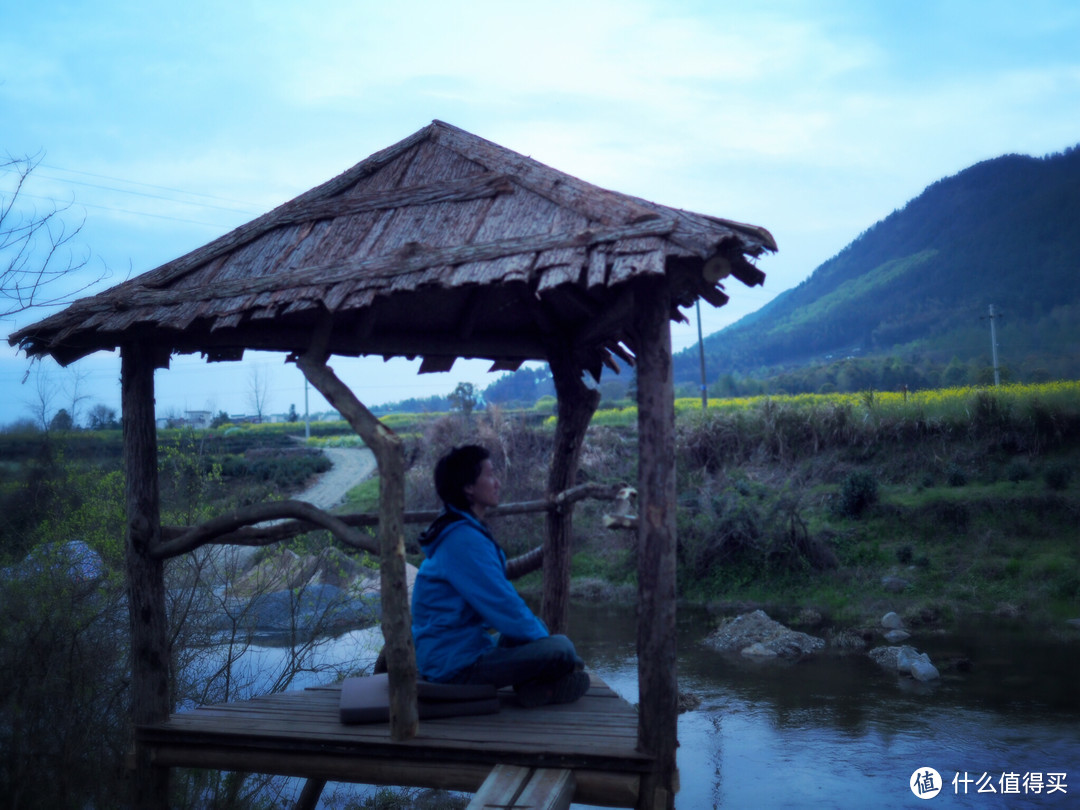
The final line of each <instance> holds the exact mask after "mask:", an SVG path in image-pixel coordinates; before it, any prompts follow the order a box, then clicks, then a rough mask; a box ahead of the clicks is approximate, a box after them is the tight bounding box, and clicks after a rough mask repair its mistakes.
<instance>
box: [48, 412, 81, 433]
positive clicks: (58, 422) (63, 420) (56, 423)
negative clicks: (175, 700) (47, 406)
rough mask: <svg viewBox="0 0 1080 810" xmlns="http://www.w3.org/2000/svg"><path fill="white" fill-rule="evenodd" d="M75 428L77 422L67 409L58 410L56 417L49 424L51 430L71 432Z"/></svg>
mask: <svg viewBox="0 0 1080 810" xmlns="http://www.w3.org/2000/svg"><path fill="white" fill-rule="evenodd" d="M74 427H75V422H74V420H72V418H71V414H70V413H68V412H67V410H66V409H65V408H61V409H60V410H58V411H57V412H56V416H54V417H53V418H52V420H51V421H50V422H49V430H57V431H64V430H71V429H72V428H74Z"/></svg>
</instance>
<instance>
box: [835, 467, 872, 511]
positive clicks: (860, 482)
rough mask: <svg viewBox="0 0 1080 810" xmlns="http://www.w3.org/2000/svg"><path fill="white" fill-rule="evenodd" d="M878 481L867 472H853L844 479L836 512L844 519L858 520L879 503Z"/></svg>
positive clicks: (837, 500)
mask: <svg viewBox="0 0 1080 810" xmlns="http://www.w3.org/2000/svg"><path fill="white" fill-rule="evenodd" d="M877 500H878V483H877V479H876V478H875V477H874V476H873V475H872V474H871V473H867V472H853V473H851V474H850V475H849V476H848V477H847V478H845V479H844V484H843V486H842V487H841V488H840V495H839V497H838V498H837V499H836V512H837V513H838V514H839V515H841V516H842V517H849V518H858V517H860V516H861V515H862V514H863V512H865V511H866V510H867V509H868V508H869V507H871V506H873V505H874V504H875V503H877Z"/></svg>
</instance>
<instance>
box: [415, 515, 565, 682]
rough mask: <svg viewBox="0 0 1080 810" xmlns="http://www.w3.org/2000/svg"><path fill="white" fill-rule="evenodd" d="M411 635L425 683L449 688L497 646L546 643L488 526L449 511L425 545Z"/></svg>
mask: <svg viewBox="0 0 1080 810" xmlns="http://www.w3.org/2000/svg"><path fill="white" fill-rule="evenodd" d="M420 542H421V548H422V549H423V551H424V556H425V559H424V561H423V562H422V563H421V564H420V570H419V571H418V572H417V574H416V582H415V583H414V585H413V597H412V632H413V643H414V644H415V645H416V664H417V669H418V670H419V673H420V677H421V678H423V679H424V680H427V681H435V682H446V681H449V680H451V679H452V678H453V677H454V675H456V674H457V673H458V672H460V671H461V670H463V669H465V668H466V667H468V666H470V665H471V664H472V663H473V662H475V661H476V660H477V659H478V658H479V657H480V656H481V655H483V654H484V653H485V652H488V651H490V650H491V648H492V647H493V646H494V645H495V644H496V643H497V639H496V638H495V637H494V636H493V635H492V633H491V631H492V630H494V631H496V632H498V633H500V634H501V635H502V636H504V637H505V638H506V639H507V640H508V641H517V642H522V641H533V640H535V639H539V638H545V637H546V636H547V635H548V631H547V628H546V627H544V624H543V622H541V621H540V619H538V618H537V617H536V616H535V615H534V614H533V612H532V611H531V610H529V606H528V605H526V604H525V601H524V600H523V599H522V598H521V596H520V595H518V592H517V591H516V590H514V587H513V585H511V584H510V581H509V580H508V579H507V578H506V554H505V553H504V552H503V550H502V548H500V546H499V545H498V544H497V543H496V542H495V540H494V538H492V536H491V533H490V532H489V531H488V529H487V526H485V525H484V524H483V523H482V522H480V521H479V520H477V519H476V517H475V516H473V515H472V514H471V513H469V512H464V511H462V510H459V509H455V508H454V507H452V506H449V505H448V506H447V507H446V509H445V511H444V512H443V514H442V515H441V516H440V517H439V519H438V520H436V521H435V523H433V524H432V525H431V527H430V528H429V529H428V530H427V531H426V532H425V533H424V534H423V535H421V537H420Z"/></svg>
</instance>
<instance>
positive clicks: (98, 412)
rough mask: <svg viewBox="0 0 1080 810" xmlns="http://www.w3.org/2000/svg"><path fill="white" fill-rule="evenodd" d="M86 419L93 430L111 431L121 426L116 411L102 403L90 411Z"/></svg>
mask: <svg viewBox="0 0 1080 810" xmlns="http://www.w3.org/2000/svg"><path fill="white" fill-rule="evenodd" d="M86 418H87V424H88V426H89V427H90V429H91V430H111V429H114V428H117V427H119V426H120V423H119V422H117V420H116V410H115V409H114V408H110V407H109V406H108V405H105V404H103V403H101V402H99V403H97V404H96V405H94V407H92V408H91V409H90V413H89V415H88V416H87V417H86Z"/></svg>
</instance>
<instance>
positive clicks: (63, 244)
mask: <svg viewBox="0 0 1080 810" xmlns="http://www.w3.org/2000/svg"><path fill="white" fill-rule="evenodd" d="M40 162H41V156H40V155H33V156H29V155H28V156H25V157H12V156H10V155H8V156H7V158H6V159H4V160H2V161H0V178H2V181H3V182H4V185H6V186H8V188H7V190H6V191H4V190H3V189H0V317H5V316H10V315H14V314H16V313H19V312H24V311H25V310H28V309H31V308H33V307H46V306H54V305H57V304H66V303H70V302H71V301H72V300H73V299H74V298H75V297H76V296H77V295H79V294H80V293H82V292H85V291H86V290H87V289H88V288H89V287H91V286H93V285H94V284H96V283H97V282H99V281H101V280H102V279H103V278H105V277H106V276H107V275H108V273H107V272H105V271H102V272H101V273H99V274H97V275H96V276H94V277H91V278H90V279H88V280H87V279H79V280H78V281H76V280H75V276H76V275H77V274H78V272H79V271H80V270H82V269H84V268H85V267H86V266H87V265H88V264H89V262H90V251H89V249H87V248H85V247H83V248H80V247H79V246H78V244H77V242H76V238H77V237H78V236H79V234H80V232H81V231H82V229H83V225H84V224H85V221H86V220H85V218H84V219H82V220H80V221H79V223H78V224H77V225H71V224H69V223H68V222H67V221H66V220H65V216H64V215H65V214H66V213H68V212H69V211H70V210H71V208H72V203H67V204H66V205H58V204H57V203H56V202H50V203H49V207H47V208H46V209H44V210H39V209H38V208H37V207H35V206H32V205H28V204H27V198H28V197H30V196H31V195H30V194H29V193H28V192H27V191H26V184H27V181H28V180H29V178H30V175H31V173H33V171H34V169H36V168H37V166H38V164H39V163H40Z"/></svg>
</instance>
